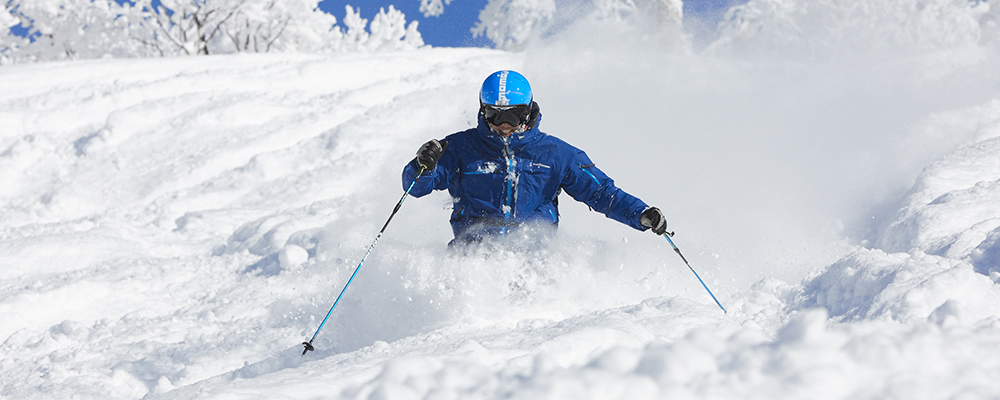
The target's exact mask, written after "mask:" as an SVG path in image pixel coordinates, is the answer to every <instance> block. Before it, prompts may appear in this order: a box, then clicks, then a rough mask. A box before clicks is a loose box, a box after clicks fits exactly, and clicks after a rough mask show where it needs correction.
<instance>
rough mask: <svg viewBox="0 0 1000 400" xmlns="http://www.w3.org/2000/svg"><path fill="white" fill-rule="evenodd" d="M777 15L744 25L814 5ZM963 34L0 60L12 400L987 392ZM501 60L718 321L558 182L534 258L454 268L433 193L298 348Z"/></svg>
mask: <svg viewBox="0 0 1000 400" xmlns="http://www.w3.org/2000/svg"><path fill="white" fill-rule="evenodd" d="M771 3H774V2H767V1H751V2H749V3H747V4H748V6H747V8H745V9H744V11H743V12H742V14H739V15H741V16H743V17H747V18H748V16H750V15H751V14H753V13H758V14H761V15H763V17H761V18H760V19H754V20H753V21H754V23H758V22H760V21H764V23H766V22H767V21H769V19H768V18H771V20H774V19H775V18H777V19H778V23H777V25H776V26H778V27H787V26H793V25H788V24H784V22H787V21H785V20H783V19H782V18H785V19H788V18H790V19H792V20H793V21H792V22H803V21H794V19H795V18H806V16H807V15H808V10H809V9H810V8H809V7H805V6H802V7H804V8H803V10H805V11H803V13H794V12H792V13H781V12H779V11H781V10H777V11H774V10H772V11H770V12H773V13H776V14H775V15H780V18H778V17H774V15H771V16H770V17H768V14H767V13H768V12H769V11H767V10H769V8H768V7H766V6H767V5H768V4H771ZM785 3H787V4H786V5H785V6H786V7H791V6H794V5H796V4H799V5H801V4H800V3H801V2H785ZM870 3H878V2H870ZM946 3H947V4H946ZM978 3H980V4H984V3H987V2H978ZM994 3H995V2H994ZM783 4H784V3H783ZM831 4H832V3H831ZM879 4H881V3H879ZM935 4H937V6H935V7H938V9H941V8H942V7H944V8H948V7H958V8H961V9H950V8H948V9H947V10H946V11H948V12H947V13H945V14H947V15H964V14H962V13H963V12H966V11H968V12H971V13H973V14H972V15H973V16H976V15H979V16H982V15H981V14H983V13H984V12H987V11H988V12H993V11H989V10H992V9H988V8H983V7H981V6H976V7H974V8H969V9H968V10H966V9H965V8H962V7H965V6H964V5H960V4H958V3H949V2H937V3H935ZM771 5H774V4H771ZM991 6H994V7H995V6H996V4H991ZM817 7H818V6H817ZM824 7H825V6H824ZM830 7H832V5H830ZM772 8H773V7H772ZM930 8H932V7H927V9H930ZM851 10H854V9H853V8H852V9H851ZM878 10H882V11H885V10H887V8H884V7H883V8H878ZM921 10H924V9H921ZM963 10H964V11H963ZM800 11H801V10H800ZM848 11H850V10H844V12H848ZM900 12H902V11H900ZM914 12H917V11H914ZM919 12H925V11H919ZM942 12H943V11H942ZM977 13H978V14H977ZM754 15H757V14H754ZM872 18H876V17H872ZM885 18H889V17H885ZM806 19H807V18H806ZM889 19H891V18H889ZM747 20H748V21H749V19H747ZM845 20H846V19H845ZM955 20H956V21H958V22H956V23H958V24H960V25H961V27H962V31H961V32H960V33H961V34H960V35H958V34H956V35H953V36H947V37H946V38H945V39H947V40H945V41H944V42H945V44H946V45H941V46H938V47H935V46H937V44H936V43H938V42H937V41H933V40H930V39H928V40H927V41H924V42H921V43H920V45H919V46H912V47H911V48H907V49H906V50H907V51H902V52H900V54H896V53H892V52H889V53H884V54H883V53H881V52H879V51H867V52H866V51H862V52H858V53H859V54H862V55H859V56H858V58H851V57H849V56H848V55H850V54H853V52H850V51H835V52H834V51H831V52H826V51H827V50H828V48H827V47H828V46H841V47H838V48H837V50H845V47H843V46H860V45H862V44H864V43H865V42H864V41H857V40H853V39H852V38H853V36H852V37H847V39H850V40H847V39H844V42H842V43H841V42H838V41H836V40H826V39H829V38H825V37H822V36H821V35H823V34H824V33H823V32H830V30H829V29H826V30H818V31H816V32H798V33H796V34H800V35H818V36H816V37H808V36H807V37H796V38H794V39H795V40H791V43H793V44H794V46H793V47H794V48H793V51H791V52H790V53H789V54H776V53H780V51H781V48H782V47H781V43H785V42H787V40H785V39H787V38H785V37H783V36H781V35H786V34H790V33H788V32H787V31H786V30H783V29H777V28H774V29H770V30H762V31H761V32H763V33H762V35H763V36H762V37H763V39H760V38H758V39H755V37H754V36H752V35H751V36H740V37H739V40H735V39H733V38H727V37H725V36H724V37H722V38H721V39H720V41H719V42H718V43H719V44H718V45H716V46H713V47H710V48H709V49H708V50H706V53H700V52H695V51H690V52H667V53H666V54H659V53H655V52H647V51H636V49H634V48H632V47H631V45H630V46H612V47H610V48H609V47H602V46H597V45H595V46H592V47H587V46H586V45H587V44H589V43H592V42H591V40H592V38H591V37H590V36H588V31H586V30H582V29H573V28H567V29H566V30H564V31H561V32H557V33H554V34H553V36H552V37H549V38H547V40H541V41H540V42H538V43H537V44H535V45H532V46H529V47H528V48H527V49H526V50H525V51H524V52H520V53H509V52H502V51H494V50H484V49H427V48H425V49H419V50H414V51H400V52H385V53H372V54H355V53H350V54H335V55H293V54H280V55H276V54H239V55H222V56H211V57H187V58H157V59H129V60H92V61H82V62H65V63H50V64H18V65H10V66H5V67H3V68H2V69H0V87H3V88H5V90H3V91H0V110H2V111H0V127H2V131H0V187H3V188H4V189H3V190H2V191H0V199H2V203H0V215H2V218H0V266H2V267H0V321H2V323H0V342H2V344H0V376H3V379H2V380H0V397H3V398H10V399H22V398H23V399H29V398H83V399H139V398H149V399H192V398H234V399H235V398H278V397H280V398H290V399H313V398H331V399H340V398H344V399H347V398H351V399H355V398H361V399H390V398H391V399H408V398H463V399H464V398H469V399H477V398H482V399H492V398H531V399H538V398H546V399H608V398H627V399H659V398H718V399H731V398H769V399H770V398H788V399H801V398H906V399H911V398H953V397H963V398H991V397H997V396H1000V385H998V384H997V383H996V376H997V375H998V374H1000V357H993V356H991V354H993V353H995V351H996V349H997V348H1000V288H998V283H997V282H998V281H1000V261H998V259H1000V208H998V207H997V204H1000V183H998V182H1000V164H998V159H997V156H996V155H997V154H998V152H1000V112H998V110H1000V92H998V91H997V88H998V87H1000V80H998V79H1000V78H998V76H997V74H996V73H995V66H996V65H997V56H996V52H995V51H996V49H995V48H993V47H991V46H992V44H991V43H994V42H989V41H987V40H985V38H984V37H982V36H977V35H972V34H969V33H968V32H970V30H975V29H977V28H976V26H975V25H970V24H971V23H972V22H970V21H976V19H969V18H964V17H963V18H957V17H956V19H955ZM783 21H784V22H783ZM837 21H839V20H838V19H836V18H833V16H831V17H830V18H829V19H824V20H823V21H822V22H824V23H826V24H835V23H836V22H837ZM907 21H911V22H913V23H917V22H919V21H921V20H920V19H919V18H916V19H915V18H910V19H907ZM935 21H937V20H935ZM804 22H808V21H804ZM862 22H864V21H862ZM939 22H940V21H938V22H935V24H938V23H939ZM587 23H588V24H591V25H585V26H593V25H592V24H594V23H596V22H594V21H589V22H587ZM733 23H735V22H733ZM940 23H944V22H940ZM799 25H802V24H799ZM803 26H804V25H803ZM935 26H936V25H935ZM772 28H773V27H772ZM910 28H912V27H910ZM910 28H907V29H910ZM844 29H847V28H844ZM885 29H889V28H885ZM914 29H915V28H914ZM876 31H878V30H876ZM726 32H729V33H732V32H737V33H738V32H742V31H739V30H738V29H736V28H733V29H729V30H724V32H723V35H725V34H727V33H726ZM838 32H841V31H838ZM922 32H931V31H922ZM984 32H986V31H985V30H984ZM612 33H613V32H612ZM931 33H933V32H931ZM610 34H611V33H609V35H610ZM831 35H834V36H836V35H837V34H836V32H834V33H831ZM968 38H976V40H978V41H977V42H976V43H971V44H970V45H968V46H954V45H955V42H956V41H962V40H972V39H968ZM595 40H596V39H595ZM636 40H641V39H636ZM753 40H759V41H758V42H754V43H756V44H757V45H756V46H745V47H740V50H741V51H726V49H727V47H726V46H741V45H740V43H744V42H745V41H753ZM789 40H790V39H789ZM914 40H917V41H920V40H923V39H921V37H920V36H907V37H906V38H905V40H903V44H902V45H900V46H904V45H910V44H912V43H911V42H912V41H914ZM942 40H943V39H942ZM594 43H598V42H594ZM967 44H968V43H967ZM647 45H650V46H652V45H655V43H652V42H651V43H647ZM811 45H816V46H818V47H815V48H810V47H809V46H811ZM884 45H886V44H885V43H880V44H879V46H884ZM879 48H882V47H879ZM755 49H756V50H755ZM760 49H764V50H760ZM803 49H806V50H807V51H803ZM848 50H849V48H848ZM755 51H757V52H756V53H754V52H755ZM745 52H750V53H753V54H751V55H750V57H746V54H743V53H745ZM499 69H515V70H518V71H521V72H523V73H525V75H526V76H528V77H529V78H530V79H532V86H533V89H535V93H536V95H537V101H538V102H539V104H540V105H541V107H542V109H543V110H545V115H546V118H545V123H544V124H542V125H541V129H542V130H543V131H545V132H547V133H550V134H553V135H556V136H558V137H560V138H561V139H563V140H566V141H568V142H570V143H572V144H573V145H575V146H578V147H580V148H582V149H584V150H586V151H587V154H588V155H589V156H590V157H591V159H593V160H594V161H595V162H597V163H599V164H600V165H601V166H602V170H604V171H605V172H606V173H608V175H610V176H612V177H614V178H615V182H616V184H617V185H618V186H619V187H621V188H623V189H624V190H626V191H628V192H630V193H632V194H634V195H636V196H638V197H640V198H642V199H643V200H645V201H646V202H647V203H649V204H651V205H656V206H658V207H659V208H661V209H663V210H664V212H665V214H666V216H667V219H668V221H669V223H670V229H671V230H675V231H676V232H677V236H676V237H675V238H674V239H675V242H676V243H677V245H678V246H679V247H680V248H681V249H682V250H683V251H684V254H685V256H687V257H688V259H689V261H690V262H691V265H692V266H693V267H694V268H695V269H697V270H698V273H699V274H700V275H701V276H702V277H703V278H704V279H705V282H706V284H707V285H708V286H709V287H710V288H711V289H712V290H713V292H714V293H715V294H716V295H717V296H718V297H719V300H720V301H721V302H722V304H724V305H725V306H726V308H727V309H728V310H729V313H728V314H723V313H722V312H721V311H720V310H719V309H718V307H717V306H716V305H715V304H714V302H713V301H712V299H711V298H710V297H709V296H708V294H707V293H706V292H705V291H704V290H703V288H702V287H701V286H700V284H699V283H698V282H697V280H696V279H695V277H694V276H693V275H692V274H691V273H690V271H689V270H688V269H687V268H686V267H685V266H684V264H683V263H682V262H681V261H680V259H679V258H678V257H676V254H675V253H674V252H673V251H672V249H671V248H670V247H669V246H668V244H667V243H665V242H664V241H663V240H662V238H659V237H656V236H655V235H651V234H649V233H648V232H645V233H644V232H638V231H634V230H632V229H631V228H628V227H626V226H624V225H622V224H619V223H616V222H614V221H610V220H607V219H606V218H603V217H602V216H600V215H596V214H595V213H593V212H591V211H589V210H588V209H587V207H586V206H582V205H580V204H579V203H576V202H574V201H573V199H571V198H569V196H562V197H561V199H560V212H561V214H562V218H561V222H560V231H559V234H558V235H557V237H556V238H555V239H554V240H553V242H552V243H551V244H549V245H548V246H539V247H536V248H533V249H531V250H528V251H510V250H508V249H504V248H502V247H500V248H492V249H489V248H483V249H474V250H471V251H469V252H467V253H464V254H457V253H453V252H449V250H447V247H446V243H447V242H448V240H450V239H451V230H450V227H449V226H448V221H447V219H448V215H449V212H450V211H449V210H448V208H449V207H450V204H451V201H450V199H449V198H448V197H447V194H446V193H441V192H438V193H434V194H431V195H429V196H426V197H423V198H419V199H418V198H408V199H407V200H406V202H405V204H403V205H402V207H401V209H400V211H399V213H398V214H397V215H396V216H395V217H394V219H393V220H392V223H391V225H389V226H388V228H387V230H386V232H385V234H384V236H383V237H382V239H381V240H380V242H379V243H378V247H377V248H376V249H375V250H374V251H373V252H372V255H371V256H370V257H369V258H368V259H367V261H366V262H365V264H364V265H363V268H362V269H361V270H360V271H359V273H358V275H357V277H356V279H355V281H354V282H353V284H352V286H351V287H350V288H349V289H348V290H347V292H346V293H345V296H344V298H343V300H342V301H341V303H340V304H339V305H338V307H337V309H336V310H335V311H334V312H333V314H332V315H331V317H330V320H329V322H328V323H327V325H326V326H325V327H324V330H323V331H322V332H320V334H319V335H318V337H317V339H316V341H315V343H314V345H315V347H316V351H314V352H310V353H308V354H307V355H306V356H301V352H302V345H301V344H300V343H301V342H303V341H304V340H308V339H309V338H310V337H311V336H312V334H313V333H314V332H315V330H316V328H317V327H318V325H319V322H320V321H321V320H322V317H323V316H324V315H325V314H326V312H327V311H328V310H329V307H330V306H331V305H332V304H333V301H334V300H335V299H336V297H337V295H338V294H339V292H340V289H341V288H343V285H344V284H345V283H346V281H347V279H349V278H350V276H351V274H352V273H353V272H354V270H355V268H356V267H357V266H358V263H359V262H360V259H361V257H362V256H363V255H364V253H365V251H366V250H367V247H368V246H369V244H370V243H371V241H372V240H373V239H374V237H375V235H376V233H377V232H378V230H379V228H380V227H381V226H382V224H383V223H384V221H385V218H387V217H388V216H389V213H390V212H391V210H392V207H393V206H394V204H395V203H394V202H395V201H396V200H397V199H398V198H399V196H400V194H401V191H402V188H401V187H400V183H399V174H400V172H401V170H402V168H403V166H404V165H405V164H406V163H407V162H408V161H410V160H411V159H412V157H413V151H414V150H415V149H416V148H417V147H419V146H420V144H421V143H424V142H426V141H427V140H428V139H429V138H435V137H438V138H439V137H443V136H444V135H447V134H449V133H452V132H456V131H459V130H463V129H467V128H468V127H470V124H473V123H475V122H474V121H476V112H477V107H478V104H476V101H475V92H476V90H477V89H478V87H479V84H480V83H481V80H482V79H483V77H485V76H486V75H488V74H489V73H490V72H493V71H495V70H499ZM470 99H471V100H470Z"/></svg>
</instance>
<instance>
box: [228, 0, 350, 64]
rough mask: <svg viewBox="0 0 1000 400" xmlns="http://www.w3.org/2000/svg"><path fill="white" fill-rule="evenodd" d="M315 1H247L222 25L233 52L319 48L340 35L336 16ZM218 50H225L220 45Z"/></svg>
mask: <svg viewBox="0 0 1000 400" xmlns="http://www.w3.org/2000/svg"><path fill="white" fill-rule="evenodd" d="M317 3H318V1H316V0H265V1H254V2H246V3H244V4H243V6H242V7H240V8H239V9H238V10H236V13H235V15H234V16H233V17H232V18H230V19H229V20H228V21H226V22H224V23H223V24H222V25H221V27H222V30H223V32H225V34H226V37H227V38H228V39H229V42H230V44H231V45H232V46H233V48H234V49H235V50H236V51H251V52H267V51H272V50H274V51H318V50H320V49H322V48H324V46H328V45H329V43H331V42H339V41H340V37H341V36H342V35H340V34H339V32H337V31H336V30H335V29H334V28H333V26H334V25H335V24H336V23H337V18H336V17H334V16H333V15H330V14H327V13H324V12H320V11H318V10H317ZM221 47H223V48H220V49H219V51H220V52H224V51H227V50H229V49H227V48H225V47H227V46H221Z"/></svg>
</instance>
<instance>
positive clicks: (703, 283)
mask: <svg viewBox="0 0 1000 400" xmlns="http://www.w3.org/2000/svg"><path fill="white" fill-rule="evenodd" d="M674 235H675V233H674V232H665V233H664V234H663V237H665V238H667V241H668V242H670V247H673V248H674V251H676V252H677V255H679V256H681V260H683V261H684V265H687V266H688V269H690V270H691V272H694V277H695V278H698V282H701V286H702V287H704V288H705V290H706V291H708V295H709V296H712V300H715V304H718V305H719V308H721V309H722V313H723V314H728V312H727V311H726V308H725V307H723V306H722V303H719V299H717V298H715V295H714V294H712V291H711V290H710V289H709V288H708V285H705V281H703V280H701V277H700V276H698V272H696V271H695V270H694V268H691V264H690V263H688V260H687V258H684V255H683V254H681V249H678V248H677V245H676V244H674V241H673V240H671V239H670V237H672V236H674ZM302 354H305V353H302Z"/></svg>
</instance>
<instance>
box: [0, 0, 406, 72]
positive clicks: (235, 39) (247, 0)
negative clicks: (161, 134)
mask: <svg viewBox="0 0 1000 400" xmlns="http://www.w3.org/2000/svg"><path fill="white" fill-rule="evenodd" d="M0 1H4V3H2V4H4V7H5V8H4V9H3V11H4V12H3V13H0V27H6V29H3V33H4V34H3V35H0V62H3V63H10V62H16V61H44V60H58V59H77V58H99V57H147V56H163V55H196V54H216V53H234V52H243V51H250V52H268V51H297V52H330V51H380V50H394V49H409V48H417V47H421V46H423V45H424V43H423V39H422V38H421V36H420V33H419V32H418V31H417V23H416V22H411V23H410V24H409V25H408V26H407V24H406V18H405V16H404V15H403V13H402V12H400V11H398V10H396V9H395V8H394V7H392V6H390V7H389V9H388V10H385V9H383V10H380V12H379V13H378V14H377V15H376V16H375V17H374V19H373V20H372V23H371V29H370V31H369V30H367V29H368V20H366V19H364V18H361V15H360V12H356V11H355V10H354V9H353V8H351V7H350V6H346V7H345V9H346V11H347V15H346V16H345V18H344V25H345V26H344V28H346V31H345V29H342V27H338V26H337V25H336V24H337V18H336V17H334V16H333V15H330V14H327V13H325V12H323V11H321V10H319V8H318V7H317V5H318V3H319V0H161V1H157V2H155V6H154V0H136V1H135V2H128V1H126V2H124V3H123V4H118V2H117V1H116V0H0ZM17 24H21V25H22V26H25V27H27V29H28V37H29V38H30V39H31V41H30V42H29V40H27V39H26V38H24V37H21V36H16V35H10V34H9V31H10V27H11V26H16V25H17Z"/></svg>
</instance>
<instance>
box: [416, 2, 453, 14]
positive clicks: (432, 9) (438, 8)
mask: <svg viewBox="0 0 1000 400" xmlns="http://www.w3.org/2000/svg"><path fill="white" fill-rule="evenodd" d="M448 4H451V0H420V12H422V13H424V16H425V17H437V16H440V15H441V14H443V13H444V6H446V5H448Z"/></svg>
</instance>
